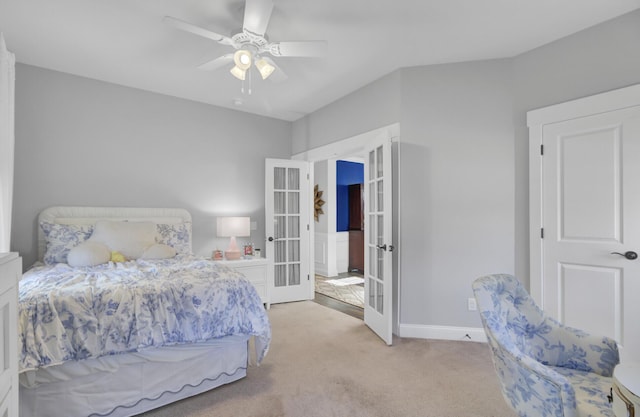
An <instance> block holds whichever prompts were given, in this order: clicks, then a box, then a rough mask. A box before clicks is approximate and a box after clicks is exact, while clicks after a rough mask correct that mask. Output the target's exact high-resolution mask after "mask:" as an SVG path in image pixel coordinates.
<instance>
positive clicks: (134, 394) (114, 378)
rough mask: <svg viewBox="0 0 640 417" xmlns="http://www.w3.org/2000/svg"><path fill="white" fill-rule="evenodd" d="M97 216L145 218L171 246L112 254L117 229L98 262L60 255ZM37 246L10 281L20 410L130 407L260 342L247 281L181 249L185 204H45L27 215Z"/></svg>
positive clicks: (165, 396)
mask: <svg viewBox="0 0 640 417" xmlns="http://www.w3.org/2000/svg"><path fill="white" fill-rule="evenodd" d="M105 224H106V225H109V227H112V226H113V225H115V226H117V227H121V226H123V227H137V228H145V230H149V227H154V231H155V232H156V233H154V235H153V238H154V239H155V242H156V244H154V245H151V246H149V245H148V242H147V240H144V239H147V238H148V236H147V237H144V239H142V238H141V239H142V240H144V242H145V244H146V245H147V246H146V247H147V248H151V247H152V246H153V247H154V248H156V249H157V248H160V249H162V250H163V251H165V250H170V251H172V252H171V253H173V254H175V256H169V255H166V256H164V257H162V256H160V257H158V256H146V255H147V254H148V253H149V252H152V251H150V249H149V250H146V251H145V252H144V253H143V254H141V255H140V257H136V259H133V260H131V258H130V257H125V258H128V259H129V260H124V262H122V261H123V259H121V258H118V256H121V255H123V253H127V252H126V251H125V249H126V250H129V249H130V247H128V246H127V245H128V244H129V243H130V241H133V240H135V239H134V238H132V237H131V236H133V235H126V236H125V237H126V239H128V240H126V241H122V240H120V241H118V240H117V239H116V241H113V240H112V241H109V242H117V243H113V245H114V246H118V245H122V248H123V249H122V252H123V253H120V252H119V251H118V250H111V251H110V252H109V256H110V257H111V258H110V259H109V260H108V262H101V263H97V264H96V265H94V264H93V263H95V262H98V261H94V258H91V257H88V258H87V257H85V258H82V259H89V261H86V260H85V261H86V262H90V263H89V264H82V265H80V266H78V265H74V266H71V265H69V263H72V262H71V260H73V263H74V264H76V263H78V261H77V259H78V257H77V253H78V252H79V249H80V248H81V247H84V246H87V244H88V243H91V242H92V241H93V240H95V238H96V237H97V236H102V237H104V235H101V234H100V233H99V231H100V230H102V229H100V230H99V228H103V227H105V226H104V225H105ZM149 224H152V225H153V226H149ZM138 235H140V234H139V233H138V234H137V235H135V238H136V239H137V238H138ZM118 236H119V237H120V238H121V237H122V236H120V235H118ZM87 242H88V243H87ZM136 242H137V241H136ZM94 243H95V242H94ZM99 244H101V242H99ZM110 244H111V243H110ZM136 245H137V243H136ZM129 246H131V245H129ZM134 246H135V245H134ZM136 247H137V246H136ZM167 247H168V248H167ZM74 248H75V249H74ZM111 249H113V248H111ZM153 253H157V250H156V252H153ZM163 253H164V252H163ZM73 254H76V255H73ZM72 255H73V256H72ZM93 255H95V254H94V253H93V252H92V256H93ZM116 255H117V256H116ZM38 256H39V260H40V262H38V263H36V264H35V265H34V266H33V267H32V268H31V269H30V270H29V271H27V272H25V274H24V276H23V278H22V279H21V281H20V285H19V302H18V306H19V312H18V318H19V325H18V328H19V353H20V366H19V370H20V375H19V380H20V415H21V416H23V417H31V416H34V417H35V416H43V415H47V416H65V417H73V416H112V417H115V416H130V415H135V414H139V413H142V412H144V411H148V410H151V409H153V408H157V407H160V406H162V405H165V404H168V403H171V402H174V401H177V400H179V399H182V398H186V397H189V396H192V395H196V394H198V393H201V392H204V391H207V390H210V389H213V388H215V387H218V386H220V385H223V384H227V383H230V382H233V381H236V380H239V379H241V378H243V377H245V376H246V371H247V366H248V363H249V359H250V358H252V357H253V352H254V349H253V348H255V358H254V361H255V362H256V364H259V363H260V361H261V360H262V359H263V358H264V356H265V355H266V353H267V351H268V348H269V343H270V338H271V330H270V326H269V321H268V317H267V315H266V312H265V310H264V307H263V305H262V302H261V301H260V297H259V296H258V294H257V292H256V291H255V288H253V287H252V285H251V283H250V282H249V281H247V280H246V279H245V278H244V277H243V276H242V275H241V274H240V273H238V272H237V271H235V270H233V269H230V268H228V267H225V266H222V265H219V264H217V263H215V262H213V261H211V260H207V259H202V258H197V257H194V256H193V255H192V250H191V215H190V214H189V212H187V211H186V210H183V209H163V208H152V209H149V208H109V207H51V208H48V209H45V210H44V211H42V212H41V213H40V215H39V218H38ZM66 261H68V263H67V262H66ZM250 346H251V347H252V349H250V348H249V347H250ZM252 362H253V360H252Z"/></svg>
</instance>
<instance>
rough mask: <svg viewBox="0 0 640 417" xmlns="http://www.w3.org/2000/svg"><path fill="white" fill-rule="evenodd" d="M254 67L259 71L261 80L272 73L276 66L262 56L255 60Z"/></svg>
mask: <svg viewBox="0 0 640 417" xmlns="http://www.w3.org/2000/svg"><path fill="white" fill-rule="evenodd" d="M256 68H257V69H258V71H259V72H260V76H262V79H263V80H266V79H267V78H269V76H270V75H271V74H273V71H275V70H276V67H274V66H273V65H271V64H269V62H267V60H266V59H264V58H260V59H259V60H257V61H256Z"/></svg>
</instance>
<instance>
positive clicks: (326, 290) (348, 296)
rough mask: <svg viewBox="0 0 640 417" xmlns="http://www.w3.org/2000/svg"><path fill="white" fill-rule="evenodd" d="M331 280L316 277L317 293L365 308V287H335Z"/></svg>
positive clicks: (319, 276)
mask: <svg viewBox="0 0 640 417" xmlns="http://www.w3.org/2000/svg"><path fill="white" fill-rule="evenodd" d="M328 281H332V279H331V278H327V277H323V276H321V275H316V288H315V291H316V292H319V293H320V294H324V295H326V296H327V297H331V298H335V299H336V300H339V301H343V302H345V303H348V304H351V305H354V306H356V307H360V308H364V285H333V284H332V283H330V282H328Z"/></svg>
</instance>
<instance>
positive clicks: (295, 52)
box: [164, 0, 327, 81]
mask: <svg viewBox="0 0 640 417" xmlns="http://www.w3.org/2000/svg"><path fill="white" fill-rule="evenodd" d="M272 11H273V0H246V3H245V8H244V21H243V25H242V30H240V31H239V32H238V33H236V34H234V35H232V36H225V35H221V34H219V33H216V32H213V31H211V30H208V29H204V28H202V27H199V26H196V25H193V24H191V23H188V22H185V21H183V20H180V19H176V18H174V17H170V16H165V17H164V22H165V23H167V24H170V25H172V26H174V27H176V28H177V29H180V30H184V31H186V32H190V33H193V34H195V35H198V36H202V37H205V38H208V39H212V40H214V41H216V42H218V43H220V44H222V45H226V46H231V47H233V48H234V49H236V51H235V52H234V53H229V54H225V55H222V56H220V57H218V58H215V59H213V60H211V61H208V62H205V63H204V64H202V65H200V66H199V67H198V68H199V69H202V70H215V69H219V68H222V67H224V66H227V65H231V64H234V66H233V67H232V68H231V69H230V72H231V74H233V76H235V77H236V78H238V79H240V80H243V81H244V80H245V78H246V76H247V73H250V70H251V66H252V65H254V66H255V67H256V69H257V70H258V72H259V73H260V75H261V77H262V79H263V80H264V79H267V78H269V77H270V76H271V75H272V74H274V73H275V75H274V77H273V78H272V80H273V79H279V80H285V79H286V78H287V76H286V75H285V74H284V72H283V71H282V70H281V69H280V68H279V67H278V66H277V65H276V63H275V62H274V61H273V60H272V59H271V58H270V57H269V56H267V55H271V56H274V57H323V56H325V55H326V53H327V42H326V41H286V42H270V41H269V40H268V38H267V35H266V30H267V26H268V25H269V19H270V18H271V12H272Z"/></svg>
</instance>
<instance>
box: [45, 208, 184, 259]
mask: <svg viewBox="0 0 640 417" xmlns="http://www.w3.org/2000/svg"><path fill="white" fill-rule="evenodd" d="M98 220H112V221H125V220H126V221H132V222H133V221H152V222H154V223H159V224H182V223H184V224H186V225H187V226H188V229H189V232H191V214H190V213H189V212H188V211H187V210H185V209H180V208H140V207H79V206H55V207H49V208H47V209H44V210H42V212H40V215H39V216H38V260H40V261H41V260H42V258H43V256H44V253H45V250H46V242H45V236H44V232H43V231H42V228H41V227H40V223H41V222H48V223H57V224H95V223H96V221H98ZM189 248H190V249H191V233H189Z"/></svg>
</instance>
